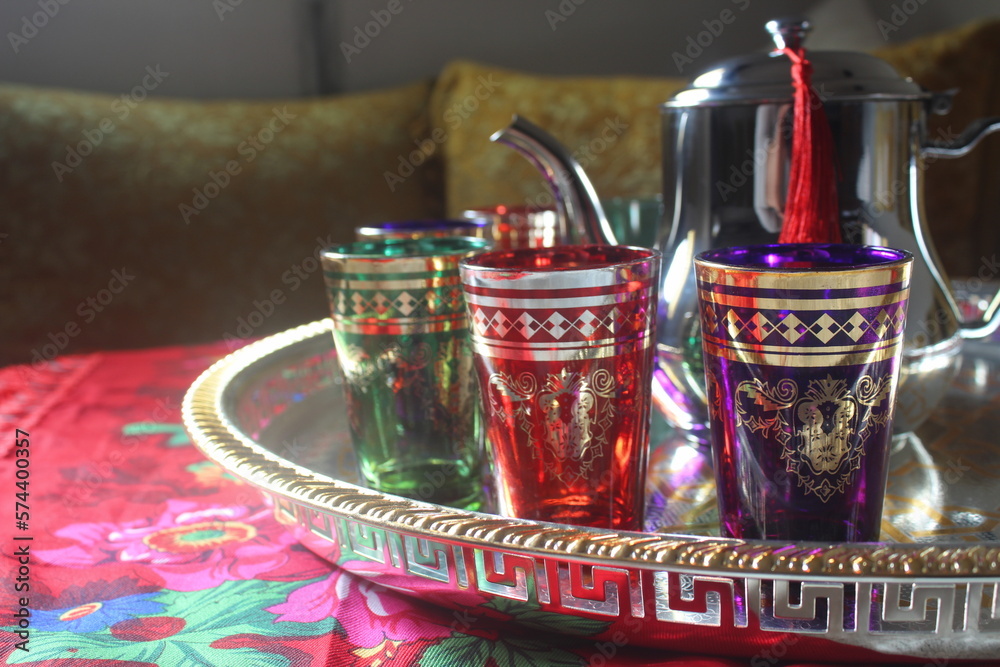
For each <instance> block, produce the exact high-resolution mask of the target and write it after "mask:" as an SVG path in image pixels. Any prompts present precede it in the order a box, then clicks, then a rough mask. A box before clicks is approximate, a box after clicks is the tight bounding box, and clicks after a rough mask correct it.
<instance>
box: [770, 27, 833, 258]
mask: <svg viewBox="0 0 1000 667" xmlns="http://www.w3.org/2000/svg"><path fill="white" fill-rule="evenodd" d="M782 53H784V54H785V55H787V56H788V58H789V60H791V61H792V84H793V85H794V87H795V103H794V107H793V113H794V120H793V126H792V164H791V170H790V173H789V175H788V197H787V199H786V200H785V219H784V222H783V223H782V226H781V235H780V236H779V237H778V243H840V242H841V236H840V208H839V206H838V205H837V182H836V173H835V169H834V154H833V133H832V132H831V131H830V123H829V121H828V120H827V118H826V112H825V111H824V110H823V102H822V101H821V100H820V99H819V95H817V94H816V91H814V90H813V89H812V84H811V81H810V80H811V78H812V63H810V62H809V61H808V60H806V57H805V49H802V48H801V47H800V48H798V49H791V48H788V47H785V48H784V49H782Z"/></svg>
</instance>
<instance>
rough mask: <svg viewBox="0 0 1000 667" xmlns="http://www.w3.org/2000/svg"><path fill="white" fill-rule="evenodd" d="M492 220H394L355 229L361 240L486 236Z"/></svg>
mask: <svg viewBox="0 0 1000 667" xmlns="http://www.w3.org/2000/svg"><path fill="white" fill-rule="evenodd" d="M490 225H491V223H490V221H489V220H486V219H483V218H479V219H455V220H393V221H389V222H380V223H378V224H373V225H365V226H363V227H358V228H356V229H355V230H354V233H355V235H356V236H357V239H358V240H359V241H373V240H375V239H425V238H442V237H446V236H474V237H476V238H485V237H486V236H487V234H488V233H489V230H490Z"/></svg>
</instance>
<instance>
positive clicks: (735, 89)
mask: <svg viewBox="0 0 1000 667" xmlns="http://www.w3.org/2000/svg"><path fill="white" fill-rule="evenodd" d="M766 27H767V30H768V32H770V33H771V36H772V38H773V39H774V42H775V44H776V45H777V49H778V50H776V51H772V52H771V53H769V54H755V55H749V56H740V57H738V58H731V59H729V60H724V61H722V62H721V63H718V64H717V65H715V66H713V67H712V68H711V69H709V70H707V71H705V72H703V73H702V74H700V75H698V76H697V77H695V79H694V81H693V82H692V83H691V85H690V86H689V87H688V88H685V89H684V90H682V91H680V92H678V93H677V94H676V95H674V97H672V98H671V99H670V100H669V101H668V102H666V104H665V105H664V106H667V107H696V106H716V105H725V104H763V103H776V102H778V103H780V102H790V101H791V99H792V94H793V90H792V76H791V64H790V63H789V60H788V57H787V56H785V55H784V54H783V53H781V49H783V48H784V47H785V46H786V45H787V46H790V47H792V48H796V47H798V46H800V45H801V44H802V41H803V39H804V38H805V35H806V33H808V32H809V30H811V29H812V26H810V24H809V22H808V21H805V20H801V19H776V20H773V21H768V23H767V26H766ZM806 57H807V58H808V59H809V62H811V63H812V66H813V72H812V85H813V88H814V89H815V90H816V92H817V93H818V94H819V96H820V99H822V100H823V101H824V102H829V101H838V102H839V101H870V100H912V99H924V98H927V97H929V96H930V94H929V93H928V92H926V91H925V90H923V89H922V88H921V87H920V86H919V85H918V84H917V83H915V82H914V81H913V80H912V79H909V78H903V77H901V76H899V74H898V73H897V72H896V70H895V69H893V68H892V66H891V65H889V63H887V62H885V61H884V60H881V59H879V58H876V57H875V56H871V55H868V54H866V53H859V52H856V51H807V52H806Z"/></svg>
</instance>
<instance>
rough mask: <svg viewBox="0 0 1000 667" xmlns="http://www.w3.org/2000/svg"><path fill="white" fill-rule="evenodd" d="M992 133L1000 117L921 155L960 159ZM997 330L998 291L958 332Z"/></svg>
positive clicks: (971, 334) (971, 333) (973, 126)
mask: <svg viewBox="0 0 1000 667" xmlns="http://www.w3.org/2000/svg"><path fill="white" fill-rule="evenodd" d="M994 132H1000V116H994V117H991V118H980V119H978V120H975V121H973V122H972V123H970V124H969V126H968V127H966V128H965V130H964V131H963V132H962V134H960V135H959V136H958V137H957V138H956V139H954V140H952V141H931V142H928V143H927V144H925V145H924V146H923V154H924V156H925V157H935V158H955V157H962V156H963V155H966V154H968V153H969V151H971V150H972V149H973V148H975V147H976V144H978V143H979V142H980V140H981V139H982V138H983V137H985V136H986V135H987V134H992V133H994ZM949 296H950V294H949ZM956 312H958V311H957V309H956ZM959 319H960V320H961V319H962V318H959ZM998 328H1000V291H998V292H997V293H996V294H995V295H994V296H993V299H992V300H991V301H990V305H989V306H988V307H987V308H986V310H985V311H983V314H982V315H980V316H979V317H978V318H977V319H975V320H972V321H962V323H961V331H960V332H961V335H962V338H985V337H986V336H989V335H991V334H993V333H994V332H995V331H996V330H997V329H998Z"/></svg>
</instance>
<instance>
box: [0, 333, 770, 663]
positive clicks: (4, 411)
mask: <svg viewBox="0 0 1000 667" xmlns="http://www.w3.org/2000/svg"><path fill="white" fill-rule="evenodd" d="M227 351H229V350H228V349H227V348H226V347H225V346H224V345H221V344H220V345H209V346H200V347H187V348H159V349H154V350H146V351H133V352H115V353H100V354H90V355H81V356H69V357H61V358H57V359H55V360H54V361H51V362H45V363H41V364H37V365H35V366H17V367H9V368H5V369H0V422H2V424H3V428H4V429H5V432H4V434H3V439H2V440H0V443H2V444H0V489H2V492H3V494H4V496H5V497H3V498H2V500H0V505H2V506H3V508H4V509H3V513H2V519H0V521H2V523H0V540H2V541H3V544H4V546H3V548H2V559H0V563H2V567H0V579H2V581H0V600H2V608H0V628H2V630H0V657H2V658H3V659H4V660H5V661H6V664H11V665H15V664H16V665H48V666H52V667H55V666H66V667H71V666H72V667H77V666H94V667H97V666H102V667H111V666H112V665H114V666H116V667H124V666H125V665H160V666H162V667H182V666H185V665H223V666H225V665H233V666H239V667H258V666H259V667H278V666H281V667H284V666H286V665H295V666H300V665H301V666H306V665H310V666H321V665H323V666H328V665H382V666H390V665H430V666H437V665H441V666H445V665H447V666H451V665H471V666H475V667H479V666H483V667H513V666H527V665H567V666H569V665H594V666H595V667H597V666H600V665H611V664H615V665H693V666H696V667H697V666H699V665H705V666H717V665H747V664H750V665H752V666H753V667H758V666H759V665H768V666H770V665H776V664H782V663H780V657H781V656H777V655H770V654H769V655H759V656H755V657H754V658H753V659H750V660H746V659H739V660H737V659H716V658H698V657H694V656H685V655H674V656H671V655H667V654H664V653H663V652H661V651H656V652H654V651H649V650H644V649H641V648H638V647H630V646H621V647H619V646H617V645H615V646H613V648H614V650H613V651H611V652H609V651H608V649H607V646H605V645H603V644H600V643H594V642H587V641H584V640H580V639H576V640H573V639H569V638H564V637H561V636H560V635H559V634H558V633H556V632H553V633H550V634H545V635H542V634H541V633H538V632H529V631H526V630H520V629H517V626H516V625H514V624H511V623H505V622H503V610H502V609H499V608H498V609H494V610H492V611H493V612H494V613H493V614H492V615H493V616H499V617H500V618H499V620H497V619H493V618H490V619H475V618H473V617H467V615H463V614H461V613H458V612H454V611H449V610H445V609H442V608H438V607H434V606H431V605H429V604H426V603H424V602H422V601H420V600H417V599H414V598H411V597H408V596H405V595H402V594H400V593H398V592H396V591H392V590H389V589H388V588H384V587H382V586H379V585H378V584H375V583H372V582H370V581H368V580H366V579H361V578H358V577H356V576H354V575H352V574H349V573H347V572H345V571H342V570H340V569H338V568H337V567H336V566H333V565H331V564H329V563H327V562H326V561H324V560H322V559H320V558H318V557H317V556H315V555H314V554H313V553H312V552H310V551H307V550H306V549H305V548H303V547H302V546H301V545H299V544H298V543H297V542H296V541H295V540H293V538H292V537H291V536H290V535H289V534H288V533H286V532H285V531H284V529H283V528H282V527H281V526H280V525H279V524H278V523H277V522H276V521H275V519H274V518H273V516H272V514H271V510H270V509H269V508H268V507H267V506H265V504H264V502H263V499H262V497H261V496H260V495H259V494H258V493H257V492H256V491H255V490H254V489H253V488H251V487H249V486H247V485H245V484H243V483H241V482H240V481H239V480H237V479H235V478H233V477H232V476H230V475H229V474H227V473H226V472H225V471H223V470H222V469H221V468H220V467H218V466H217V465H215V464H214V463H210V462H208V461H206V460H205V459H204V458H203V457H202V456H201V454H200V453H199V452H198V451H197V450H196V449H195V448H194V447H193V446H192V445H191V442H190V440H189V439H188V437H187V435H186V434H185V432H184V430H183V428H182V427H181V424H180V414H179V410H180V402H181V398H182V396H183V394H184V392H185V391H186V389H187V388H188V386H189V385H190V384H191V382H192V381H193V380H194V379H195V377H197V375H198V374H199V373H201V371H203V370H204V369H206V368H207V367H208V366H209V365H210V364H211V363H212V362H213V361H215V360H216V359H217V358H219V357H220V356H222V355H223V354H225V353H226V352H227ZM19 471H26V472H19ZM21 482H25V483H24V484H21ZM18 503H20V504H18Z"/></svg>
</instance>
